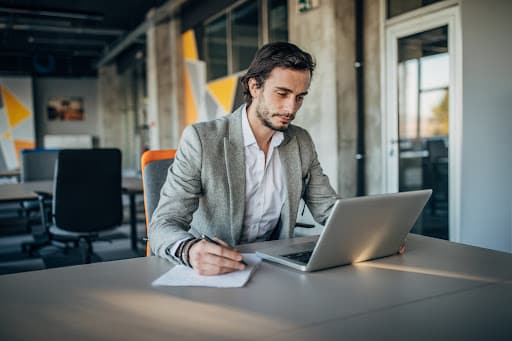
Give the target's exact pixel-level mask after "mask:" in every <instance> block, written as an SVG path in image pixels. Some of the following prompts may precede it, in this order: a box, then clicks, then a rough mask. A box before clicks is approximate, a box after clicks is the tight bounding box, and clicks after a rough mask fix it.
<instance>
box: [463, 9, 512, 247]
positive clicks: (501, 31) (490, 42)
mask: <svg viewBox="0 0 512 341" xmlns="http://www.w3.org/2000/svg"><path fill="white" fill-rule="evenodd" d="M511 14H512V1H508V0H489V1H480V0H462V1H461V19H462V37H463V38H462V47H463V142H462V177H461V187H462V195H461V197H462V201H461V242H463V243H467V244H473V245H478V246H482V247H487V248H492V249H496V250H503V251H512V221H511V220H512V175H511V174H512V150H511V149H512V38H510V36H511V34H512V20H511Z"/></svg>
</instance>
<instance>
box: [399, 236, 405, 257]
mask: <svg viewBox="0 0 512 341" xmlns="http://www.w3.org/2000/svg"><path fill="white" fill-rule="evenodd" d="M405 243H407V238H405V239H404V241H403V242H402V245H400V248H399V249H398V254H399V255H401V254H402V253H404V252H405Z"/></svg>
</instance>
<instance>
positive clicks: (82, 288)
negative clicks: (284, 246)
mask: <svg viewBox="0 0 512 341" xmlns="http://www.w3.org/2000/svg"><path fill="white" fill-rule="evenodd" d="M310 238H311V237H306V238H301V239H302V240H304V239H310ZM290 242H296V241H277V242H269V243H290ZM268 245H269V244H268V243H259V244H253V245H250V246H247V247H245V250H246V251H251V250H254V249H256V248H264V247H266V246H268ZM171 267H172V265H171V264H169V263H167V262H166V261H165V260H163V259H160V258H157V257H150V258H136V259H129V260H122V261H115V262H107V263H97V264H90V265H81V266H75V267H69V268H59V269H50V270H43V271H35V272H30V273H21V274H14V275H4V276H0V299H1V300H0V301H1V302H2V309H0V324H1V327H0V339H1V340H13V339H16V340H25V339H52V338H53V339H55V340H66V339H68V340H69V339H75V340H76V339H78V340H95V339H102V340H109V339H112V340H114V339H115V340H137V339H139V340H184V339H193V340H196V339H199V340H214V339H232V340H240V339H255V340H267V339H272V340H326V339H332V340H354V339H355V340H360V339H363V340H443V339H444V340H512V325H511V323H510V322H511V321H512V255H510V254H506V253H500V252H495V251H490V250H486V249H481V248H475V247H470V246H464V245H460V244H453V243H449V242H446V241H441V240H435V239H431V238H427V237H421V236H415V235H410V236H409V241H408V244H407V251H406V253H405V254H404V255H402V256H398V255H397V256H393V257H388V258H384V259H380V260H377V261H372V262H366V263H360V264H359V265H355V266H344V267H338V268H334V269H330V270H325V271H320V272H315V273H301V272H298V271H295V270H291V269H287V268H284V267H281V266H278V265H273V264H270V263H266V262H264V263H263V264H262V266H261V267H260V268H259V269H258V270H257V272H255V273H254V274H253V277H252V278H251V280H250V281H249V283H248V284H247V285H246V286H245V287H244V288H236V289H218V288H192V287H152V286H151V282H152V281H153V280H154V279H156V278H157V277H158V276H160V275H161V274H163V273H165V272H166V271H168V270H169V269H170V268H171Z"/></svg>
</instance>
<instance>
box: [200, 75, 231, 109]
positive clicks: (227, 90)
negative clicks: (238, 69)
mask: <svg viewBox="0 0 512 341" xmlns="http://www.w3.org/2000/svg"><path fill="white" fill-rule="evenodd" d="M237 80H238V76H232V77H226V78H222V79H219V80H216V81H213V82H210V83H208V84H207V87H208V90H209V91H210V93H211V94H212V96H213V97H214V98H215V99H216V100H217V102H218V103H219V104H220V105H221V106H222V108H223V109H224V110H225V112H226V113H230V112H231V109H232V107H233V101H234V100H235V91H236V84H237Z"/></svg>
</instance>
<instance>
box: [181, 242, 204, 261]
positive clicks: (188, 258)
mask: <svg viewBox="0 0 512 341" xmlns="http://www.w3.org/2000/svg"><path fill="white" fill-rule="evenodd" d="M201 240H202V239H200V238H196V239H194V240H192V241H191V242H190V245H189V246H188V248H187V249H186V250H185V263H186V265H187V266H188V267H189V268H192V264H190V249H191V248H192V246H194V244H196V243H198V242H200V241H201Z"/></svg>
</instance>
